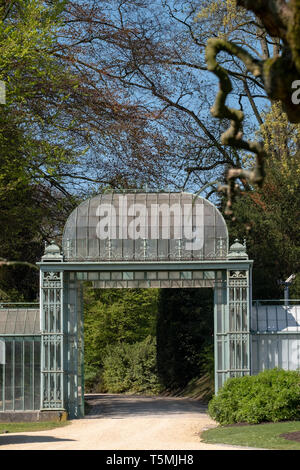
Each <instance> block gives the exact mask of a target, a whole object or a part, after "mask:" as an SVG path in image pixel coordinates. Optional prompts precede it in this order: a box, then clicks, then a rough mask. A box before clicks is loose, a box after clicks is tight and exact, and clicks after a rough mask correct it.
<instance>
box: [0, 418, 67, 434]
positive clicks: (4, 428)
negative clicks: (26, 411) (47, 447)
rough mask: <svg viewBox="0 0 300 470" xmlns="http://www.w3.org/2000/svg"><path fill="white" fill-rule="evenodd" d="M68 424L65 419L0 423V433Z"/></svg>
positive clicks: (27, 430)
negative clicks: (61, 420) (58, 420)
mask: <svg viewBox="0 0 300 470" xmlns="http://www.w3.org/2000/svg"><path fill="white" fill-rule="evenodd" d="M68 424H69V423H68V422H67V421H63V422H55V421H45V422H38V423H0V435H1V434H4V433H15V432H33V431H47V430H48V429H54V428H58V427H62V426H67V425H68Z"/></svg>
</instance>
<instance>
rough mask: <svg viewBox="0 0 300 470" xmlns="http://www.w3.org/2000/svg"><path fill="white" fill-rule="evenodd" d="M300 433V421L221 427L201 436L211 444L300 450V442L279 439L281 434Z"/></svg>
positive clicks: (205, 432)
mask: <svg viewBox="0 0 300 470" xmlns="http://www.w3.org/2000/svg"><path fill="white" fill-rule="evenodd" d="M296 431H298V432H299V431H300V421H287V422H280V423H265V424H255V425H245V426H220V427H218V428H214V429H209V430H207V431H204V432H203V433H202V434H201V439H202V440H203V441H204V442H207V443H210V444H216V443H218V444H232V445H239V446H248V447H259V448H264V449H277V450H300V442H296V441H290V440H287V439H284V438H282V437H279V436H280V434H284V433H288V432H296Z"/></svg>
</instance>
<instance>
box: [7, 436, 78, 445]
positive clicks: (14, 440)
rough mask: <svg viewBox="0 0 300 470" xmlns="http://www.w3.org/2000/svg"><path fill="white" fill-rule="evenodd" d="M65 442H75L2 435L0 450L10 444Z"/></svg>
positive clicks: (51, 438)
mask: <svg viewBox="0 0 300 470" xmlns="http://www.w3.org/2000/svg"><path fill="white" fill-rule="evenodd" d="M63 441H73V439H58V438H56V437H51V436H28V435H24V434H23V435H22V434H20V435H16V434H14V435H9V434H5V435H2V434H1V435H0V449H1V445H3V446H4V445H6V446H7V445H9V444H36V443H41V442H63Z"/></svg>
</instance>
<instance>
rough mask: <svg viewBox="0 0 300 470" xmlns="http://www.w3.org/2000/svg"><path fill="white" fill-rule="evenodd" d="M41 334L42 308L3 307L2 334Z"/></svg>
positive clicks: (1, 315)
mask: <svg viewBox="0 0 300 470" xmlns="http://www.w3.org/2000/svg"><path fill="white" fill-rule="evenodd" d="M38 334H40V310H39V309H38V308H1V309H0V336H1V335H38Z"/></svg>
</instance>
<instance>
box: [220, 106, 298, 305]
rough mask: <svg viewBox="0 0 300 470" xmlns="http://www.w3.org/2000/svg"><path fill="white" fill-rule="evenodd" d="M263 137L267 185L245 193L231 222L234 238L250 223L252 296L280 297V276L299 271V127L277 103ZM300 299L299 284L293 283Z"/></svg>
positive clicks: (269, 117) (249, 245)
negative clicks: (266, 154) (252, 268)
mask: <svg viewBox="0 0 300 470" xmlns="http://www.w3.org/2000/svg"><path fill="white" fill-rule="evenodd" d="M260 135H261V136H262V137H263V138H264V140H265V147H266V149H267V152H268V154H269V158H268V160H267V162H266V168H267V176H266V180H265V183H264V186H263V187H262V188H261V189H259V190H258V191H254V190H253V189H251V190H249V191H246V192H244V193H243V197H242V198H239V199H237V200H236V202H235V203H234V206H233V209H234V213H235V214H236V217H237V222H233V221H230V220H229V231H230V234H231V235H232V237H236V236H237V237H239V238H243V237H244V236H245V226H248V229H249V230H248V233H247V239H248V242H247V251H248V253H249V256H250V258H252V259H254V272H253V284H254V285H253V297H254V298H258V299H262V298H271V299H272V298H281V297H282V291H281V289H282V288H280V287H279V285H278V281H279V280H285V279H287V278H288V277H289V276H290V275H291V274H292V273H297V272H299V269H300V249H299V247H300V236H299V234H300V224H299V221H300V210H299V208H300V183H299V175H300V167H299V161H300V153H299V126H298V125H293V124H290V123H289V122H288V117H287V115H286V114H285V113H284V112H283V110H282V108H281V106H280V105H279V104H278V103H275V104H273V106H272V108H271V110H270V112H269V113H267V114H266V115H265V116H264V124H263V125H262V126H261V129H260ZM291 292H293V297H296V298H299V297H300V291H299V286H298V290H297V284H295V285H294V286H293V289H292V290H291Z"/></svg>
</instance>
